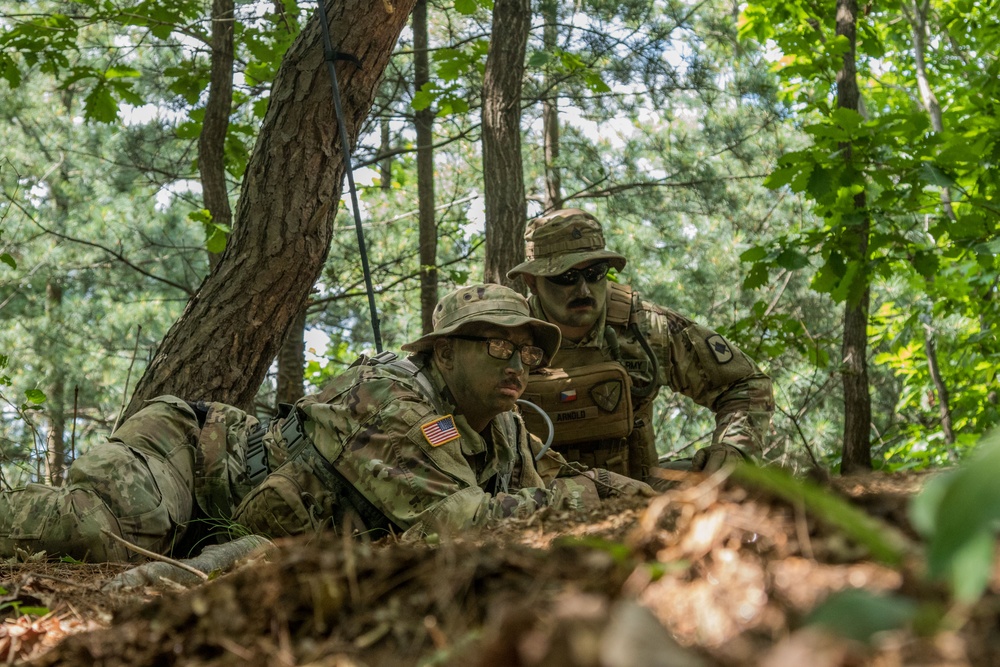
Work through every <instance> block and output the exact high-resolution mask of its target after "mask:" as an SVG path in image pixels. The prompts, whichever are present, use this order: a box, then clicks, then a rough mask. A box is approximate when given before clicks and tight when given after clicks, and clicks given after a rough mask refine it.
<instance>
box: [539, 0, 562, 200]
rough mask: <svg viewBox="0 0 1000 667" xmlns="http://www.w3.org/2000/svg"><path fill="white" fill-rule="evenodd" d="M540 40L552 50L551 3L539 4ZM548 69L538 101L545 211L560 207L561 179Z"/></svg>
mask: <svg viewBox="0 0 1000 667" xmlns="http://www.w3.org/2000/svg"><path fill="white" fill-rule="evenodd" d="M542 19H543V20H544V21H545V26H544V27H543V28H542V41H543V43H544V48H545V53H548V54H552V53H554V52H555V50H556V46H557V40H558V37H559V28H558V25H557V22H558V20H559V11H558V5H557V3H556V2H555V0H545V1H544V2H542ZM554 80H555V77H553V76H552V73H551V69H550V68H546V69H545V86H544V89H545V98H544V99H543V100H542V134H543V136H544V142H545V210H546V211H554V210H556V209H560V208H562V207H563V197H562V176H561V175H560V173H559V95H558V93H557V92H556V84H555V83H554Z"/></svg>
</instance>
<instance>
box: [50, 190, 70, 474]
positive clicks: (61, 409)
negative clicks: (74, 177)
mask: <svg viewBox="0 0 1000 667" xmlns="http://www.w3.org/2000/svg"><path fill="white" fill-rule="evenodd" d="M57 199H58V197H57ZM62 302H63V289H62V285H60V284H59V283H58V282H57V281H56V280H54V279H51V280H49V282H48V283H47V284H46V285H45V310H46V313H47V316H48V321H49V325H50V328H51V331H53V332H58V331H59V330H60V329H61V328H62V327H63V326H64V323H63V321H62V305H63V303H62ZM57 335H58V334H57ZM61 358H62V355H56V354H53V355H52V356H51V358H50V359H51V364H52V367H51V368H50V369H49V373H48V376H49V377H48V382H47V386H46V387H45V416H46V417H47V421H48V433H47V435H46V437H45V445H46V447H45V478H46V481H47V482H48V483H49V484H51V485H52V486H62V483H63V472H64V471H65V468H66V370H65V369H64V368H63V366H62V362H61V361H60V360H61Z"/></svg>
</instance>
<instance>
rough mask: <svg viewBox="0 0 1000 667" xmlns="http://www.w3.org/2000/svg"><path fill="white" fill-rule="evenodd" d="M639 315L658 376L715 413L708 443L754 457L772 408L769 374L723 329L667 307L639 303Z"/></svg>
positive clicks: (761, 446) (761, 444)
mask: <svg viewBox="0 0 1000 667" xmlns="http://www.w3.org/2000/svg"><path fill="white" fill-rule="evenodd" d="M639 321H640V328H641V329H642V330H643V331H644V332H649V333H648V334H647V336H648V341H649V343H650V345H651V346H652V348H653V350H654V352H656V354H657V361H658V363H659V366H660V381H661V382H662V383H663V384H665V385H666V386H668V387H670V388H671V389H672V390H673V391H676V392H679V393H681V394H684V395H685V396H688V397H689V398H691V399H692V400H694V402H695V403H697V404H699V405H702V406H705V407H707V408H710V409H711V410H712V411H713V412H714V413H715V432H714V433H713V436H712V442H713V444H716V443H727V444H731V445H734V446H736V447H739V448H740V449H741V450H742V451H743V452H744V453H746V454H749V455H750V456H753V457H755V458H756V457H759V456H760V455H761V454H762V453H763V450H764V445H765V444H766V439H767V434H768V432H769V430H770V426H771V415H772V414H773V413H774V396H773V392H772V387H771V378H769V377H768V376H767V375H766V374H764V373H763V372H762V371H761V370H760V368H758V367H757V364H756V363H754V361H753V360H752V359H751V358H750V357H748V356H747V355H746V354H744V353H743V351H741V350H740V349H739V348H737V347H736V346H735V345H733V344H732V343H730V342H729V341H728V340H726V339H725V338H724V337H723V336H722V335H720V334H718V333H717V332H715V331H713V330H711V329H709V328H708V327H704V326H702V325H700V324H697V323H695V322H693V321H691V320H690V319H688V318H686V317H684V316H683V315H680V314H678V313H676V312H674V311H672V310H669V309H667V308H661V307H659V306H655V305H653V304H648V303H643V307H642V308H641V309H640V311H639Z"/></svg>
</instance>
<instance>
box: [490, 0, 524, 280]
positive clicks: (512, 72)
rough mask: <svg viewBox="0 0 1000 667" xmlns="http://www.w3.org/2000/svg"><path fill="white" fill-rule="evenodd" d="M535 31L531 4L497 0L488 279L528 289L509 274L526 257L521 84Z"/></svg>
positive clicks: (492, 62) (492, 57) (521, 0)
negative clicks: (530, 30)
mask: <svg viewBox="0 0 1000 667" xmlns="http://www.w3.org/2000/svg"><path fill="white" fill-rule="evenodd" d="M530 28H531V4H530V2H529V0H496V2H495V3H494V5H493V34H492V37H491V39H490V52H489V55H488V56H487V58H486V73H485V75H484V77H483V185H484V192H483V194H484V199H485V200H486V269H485V271H484V280H485V281H486V282H491V283H500V284H501V285H507V286H508V287H512V288H513V289H516V290H518V291H521V292H523V291H524V284H523V282H522V281H520V280H509V279H508V278H507V271H509V270H510V269H512V268H513V267H514V265H516V264H518V263H519V262H521V261H522V260H523V259H524V223H525V218H526V216H527V207H526V205H525V200H524V171H523V169H522V166H521V85H522V80H523V78H524V54H525V50H526V49H527V44H528V30H529V29H530Z"/></svg>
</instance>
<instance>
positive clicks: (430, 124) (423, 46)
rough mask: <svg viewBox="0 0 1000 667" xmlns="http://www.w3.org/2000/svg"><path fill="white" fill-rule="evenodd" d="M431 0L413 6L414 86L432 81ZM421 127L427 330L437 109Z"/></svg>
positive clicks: (424, 322) (432, 283)
mask: <svg viewBox="0 0 1000 667" xmlns="http://www.w3.org/2000/svg"><path fill="white" fill-rule="evenodd" d="M427 45H428V39H427V0H417V4H416V6H415V7H414V8H413V87H414V90H420V88H421V87H422V86H423V85H424V84H425V83H428V82H429V81H430V80H431V79H430V63H429V58H428V54H427ZM414 125H415V126H416V130H417V210H418V219H419V230H420V234H419V244H420V322H421V327H422V329H423V332H424V333H430V332H431V330H433V328H434V321H433V319H432V318H433V316H434V306H436V305H437V300H438V271H437V223H436V221H435V219H434V110H433V109H432V108H431V107H427V108H426V109H421V110H420V111H418V112H417V113H416V115H415V117H414Z"/></svg>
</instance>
